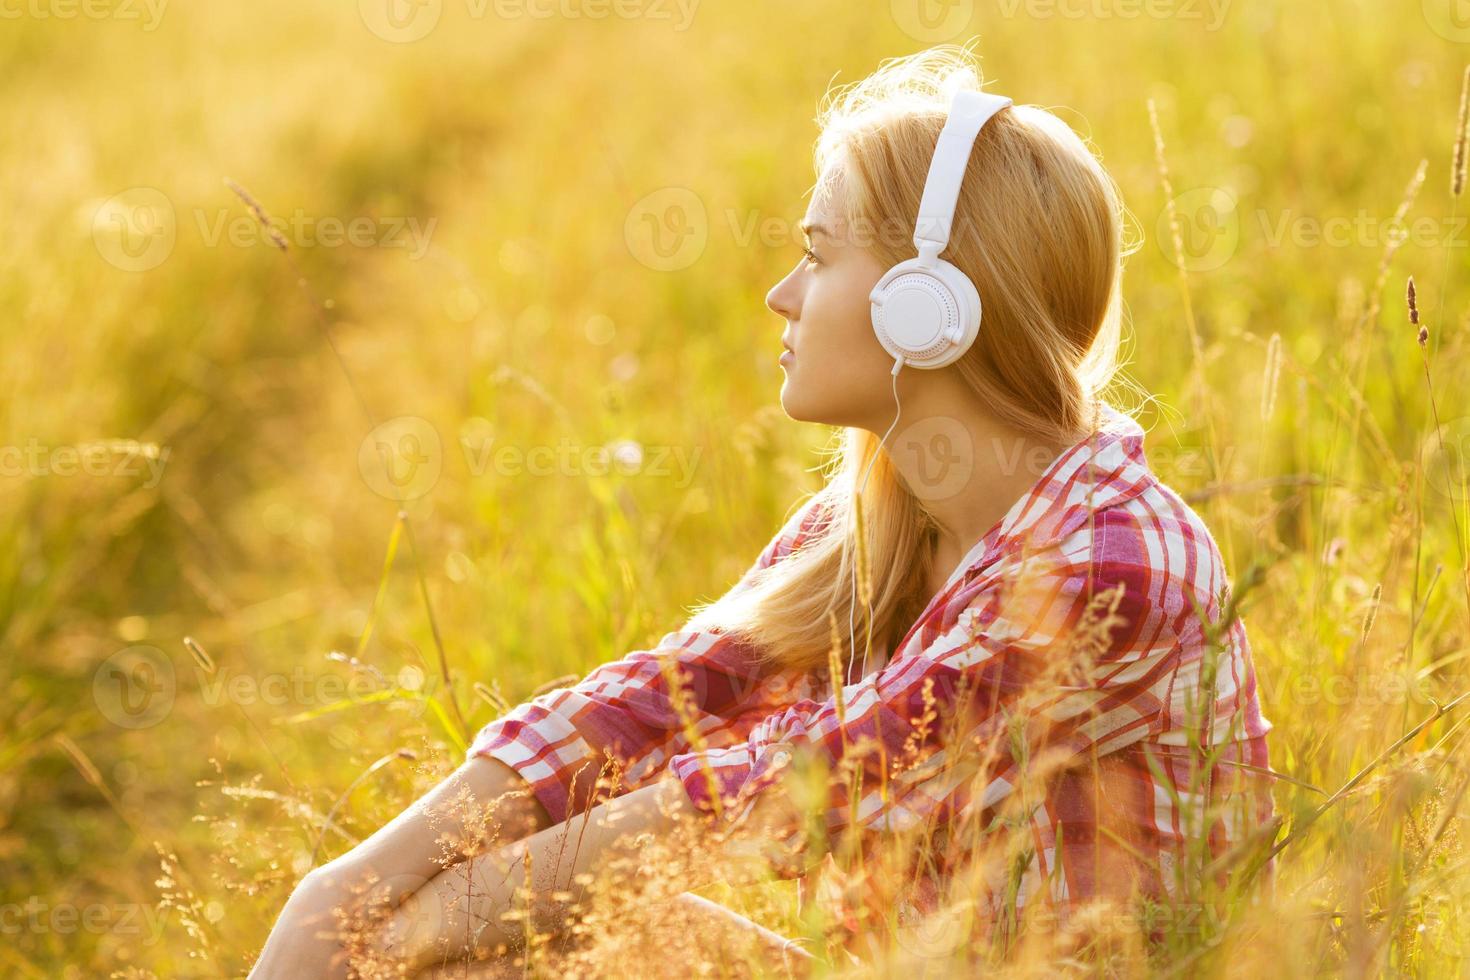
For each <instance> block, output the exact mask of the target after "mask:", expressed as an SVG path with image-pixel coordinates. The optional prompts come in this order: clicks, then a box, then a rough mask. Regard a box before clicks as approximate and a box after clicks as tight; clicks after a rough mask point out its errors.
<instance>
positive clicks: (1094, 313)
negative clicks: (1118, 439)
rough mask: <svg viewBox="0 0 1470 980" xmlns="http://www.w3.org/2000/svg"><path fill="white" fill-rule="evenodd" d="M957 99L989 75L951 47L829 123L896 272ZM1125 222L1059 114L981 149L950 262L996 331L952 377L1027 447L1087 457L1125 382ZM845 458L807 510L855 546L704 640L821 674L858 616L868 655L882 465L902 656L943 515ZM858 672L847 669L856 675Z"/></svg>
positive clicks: (848, 200) (884, 631) (899, 68)
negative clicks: (1085, 440) (859, 530)
mask: <svg viewBox="0 0 1470 980" xmlns="http://www.w3.org/2000/svg"><path fill="white" fill-rule="evenodd" d="M956 87H964V88H967V89H973V90H980V89H982V88H983V81H982V76H981V73H980V71H979V66H978V63H977V61H976V59H975V57H974V55H973V54H972V52H971V51H970V50H969V48H968V46H966V47H960V46H956V45H940V46H937V47H933V48H929V49H927V50H925V51H921V52H919V53H917V54H913V55H909V56H907V57H903V58H895V59H890V60H888V61H885V62H883V63H882V64H881V65H880V66H879V69H878V70H877V71H876V72H874V73H873V74H872V75H870V76H868V77H867V78H865V79H863V80H861V81H859V82H856V83H853V84H851V85H848V86H844V87H839V88H837V89H835V90H833V91H832V92H831V93H830V94H829V96H828V97H827V98H826V99H825V100H824V101H825V104H824V105H823V107H822V109H821V111H820V113H819V115H818V119H817V122H818V124H819V126H820V136H819V137H818V139H817V144H816V152H815V163H816V170H817V174H818V183H819V184H820V183H821V182H822V181H824V180H826V181H832V182H834V185H833V186H834V187H835V186H836V184H840V186H841V191H842V192H841V194H840V195H838V197H837V198H834V199H840V200H841V201H842V202H843V212H842V220H843V222H844V226H845V227H854V228H864V229H880V230H886V233H883V234H874V235H871V236H869V237H867V239H866V240H865V241H864V242H863V247H865V248H867V249H869V250H870V251H871V252H872V253H873V254H874V255H875V256H876V257H877V258H878V259H879V260H880V261H882V262H883V263H884V264H885V265H893V264H896V263H897V262H899V261H900V260H902V259H906V258H912V257H913V256H914V255H916V254H917V250H916V249H915V248H914V245H913V240H912V239H913V229H914V223H915V221H916V220H917V216H918V211H919V199H920V197H921V196H922V194H923V190H924V182H925V179H926V178H927V176H928V171H929V163H930V160H931V158H932V156H933V154H934V147H935V144H936V143H937V141H938V138H939V133H940V130H941V129H943V127H944V123H945V120H946V118H947V116H948V110H949V102H950V99H951V97H952V95H953V92H954V91H955V89H956ZM1125 215H1126V211H1125V209H1124V207H1123V204H1122V198H1121V195H1120V193H1119V191H1118V188H1117V186H1116V184H1115V183H1114V182H1113V180H1112V178H1111V177H1110V176H1109V175H1108V173H1107V172H1106V171H1105V170H1104V169H1103V167H1102V164H1101V163H1100V161H1099V160H1098V159H1097V157H1096V156H1095V155H1094V154H1093V152H1092V151H1091V150H1090V149H1089V148H1088V146H1087V144H1086V143H1085V142H1084V141H1083V139H1082V138H1080V137H1079V136H1078V135H1077V134H1076V133H1075V132H1073V130H1072V129H1071V128H1070V127H1069V126H1068V125H1067V124H1066V123H1064V122H1063V121H1062V120H1061V119H1059V118H1057V117H1056V116H1055V115H1053V114H1052V113H1051V112H1049V111H1047V110H1045V109H1042V108H1040V107H1037V106H1032V105H1019V104H1016V105H1012V106H1010V107H1008V108H1006V109H1002V110H1001V111H1000V112H999V113H997V114H996V115H995V116H994V117H993V118H992V119H991V120H990V121H989V122H988V123H987V124H986V126H985V127H984V129H983V130H982V131H981V132H980V135H979V137H978V138H977V139H976V141H975V145H974V148H973V150H972V151H971V155H970V159H969V163H968V165H967V169H966V172H965V178H964V182H963V184H962V187H961V190H960V195H959V200H958V202H957V204H956V208H955V217H954V221H953V229H952V234H951V237H950V242H949V246H948V248H947V249H946V250H945V252H944V257H945V258H946V259H948V260H949V261H950V262H952V263H954V264H955V265H956V266H958V267H959V268H960V269H962V270H963V271H964V272H965V274H966V275H968V276H969V277H970V279H971V280H973V281H974V283H975V285H976V287H977V288H978V289H979V291H980V296H981V298H982V301H983V304H984V319H983V322H982V325H981V329H980V336H979V338H978V339H977V340H976V341H975V343H974V345H973V346H972V347H971V348H970V350H968V351H966V353H965V354H964V356H963V357H961V358H960V359H959V360H958V361H956V362H955V363H954V365H953V370H955V371H957V372H958V374H959V377H960V378H962V379H963V380H964V382H965V383H966V384H967V385H968V386H969V388H970V389H971V390H972V391H973V392H974V396H975V399H976V401H977V402H978V403H979V404H983V405H984V406H985V407H986V409H987V411H989V412H990V413H991V414H992V415H994V416H995V417H996V418H997V419H999V420H1000V421H1002V422H1003V423H1005V424H1008V425H1009V426H1011V427H1014V428H1015V429H1018V430H1020V431H1021V432H1022V433H1024V434H1026V435H1034V436H1035V437H1037V438H1042V439H1046V440H1048V441H1066V442H1071V441H1073V440H1075V439H1077V438H1079V433H1080V434H1081V435H1082V436H1085V435H1087V434H1090V433H1091V432H1092V431H1094V429H1095V427H1096V424H1097V418H1096V415H1095V411H1096V408H1097V403H1098V399H1099V397H1100V393H1101V392H1102V390H1103V388H1104V387H1105V386H1106V385H1107V384H1109V383H1110V381H1111V380H1112V378H1113V376H1114V374H1115V373H1116V371H1117V368H1118V361H1117V351H1118V345H1119V342H1120V339H1121V322H1122V305H1121V302H1122V301H1121V277H1122V266H1123V258H1124V257H1125V256H1126V255H1129V254H1131V253H1132V251H1133V250H1135V249H1136V245H1133V246H1125V243H1124V242H1123V229H1124V219H1125ZM895 229H896V230H897V233H895V232H894V230H895ZM829 455H830V457H831V459H830V461H829V462H828V464H827V465H826V466H824V475H825V477H826V481H825V485H824V486H823V488H822V489H821V490H819V491H817V494H816V495H817V496H818V497H821V498H822V499H821V500H816V501H814V500H812V499H811V498H808V499H806V500H804V501H800V502H798V506H801V507H805V506H806V505H808V504H815V505H816V506H818V507H822V508H829V509H830V518H829V520H830V524H829V525H828V528H829V531H835V532H838V533H825V534H817V533H809V534H808V536H807V537H806V538H805V539H804V541H803V544H802V546H801V547H799V548H797V549H796V550H795V551H794V552H793V553H792V554H790V555H789V556H787V557H785V558H784V559H782V560H780V561H778V562H775V563H773V564H772V565H771V567H770V568H768V569H765V570H763V571H762V572H761V573H760V574H758V575H755V576H753V577H752V578H751V579H749V580H748V581H746V582H742V583H741V585H740V586H739V587H737V588H735V589H732V590H731V591H730V592H729V593H727V594H726V595H724V596H722V597H721V598H720V599H718V600H716V601H714V602H712V603H707V604H705V605H703V606H700V607H696V608H695V615H694V617H693V619H691V620H690V624H691V625H692V626H694V627H696V628H701V627H702V628H708V627H710V626H716V627H718V628H720V629H723V630H725V631H727V632H731V633H738V634H740V635H741V636H743V637H744V638H746V639H748V640H749V641H751V643H752V645H753V646H754V647H755V648H756V649H757V650H758V651H759V655H760V657H761V658H763V660H765V661H767V662H769V663H770V664H772V665H774V666H776V667H778V668H791V669H798V670H803V671H812V670H817V669H824V668H825V667H826V665H827V664H828V663H829V655H830V651H831V650H832V648H833V636H832V631H831V626H830V621H829V614H831V615H834V616H835V617H836V621H837V622H838V623H840V624H842V628H841V629H840V630H839V633H840V634H841V636H842V640H841V641H840V642H843V643H844V644H845V642H846V635H847V628H846V627H847V624H848V622H849V614H850V612H851V611H852V607H853V606H854V605H856V607H857V610H856V613H855V615H853V618H852V621H853V622H855V623H858V624H859V625H858V627H857V633H856V636H857V640H856V644H855V645H856V647H857V648H858V649H859V650H861V649H863V647H864V640H863V638H864V636H865V633H866V631H865V628H864V625H863V624H864V616H865V613H864V610H865V606H864V604H863V603H862V601H861V600H859V601H857V602H856V603H854V602H853V598H852V596H853V590H852V583H853V582H854V581H855V576H856V574H857V559H858V555H857V549H856V548H855V542H856V541H857V535H856V527H855V520H854V519H855V508H854V498H855V491H856V490H857V487H858V477H859V474H861V473H862V472H864V469H865V467H867V466H868V464H869V462H870V461H871V462H872V472H871V475H870V476H869V478H868V483H867V488H866V489H865V490H864V492H863V499H862V516H863V525H864V531H865V535H864V537H865V539H866V542H867V547H866V552H867V554H866V556H865V557H866V561H865V562H864V564H865V566H866V568H867V569H868V570H869V579H868V581H869V583H870V588H869V595H870V596H871V601H872V623H871V626H872V634H871V635H872V636H873V638H874V641H875V642H878V641H879V639H880V638H883V637H890V639H891V640H892V641H896V640H897V639H899V637H898V636H896V635H892V636H890V634H892V633H893V632H894V631H895V630H897V629H907V628H908V627H909V625H910V624H911V623H912V621H913V620H914V619H915V618H916V617H917V615H918V613H919V612H921V611H922V606H923V604H924V603H925V602H926V601H927V599H928V598H929V597H928V596H926V595H924V594H923V588H922V586H923V583H924V582H925V580H926V574H927V572H928V562H929V561H930V560H931V558H932V555H931V554H930V552H931V551H932V549H929V548H927V547H926V546H927V545H928V543H929V541H930V540H931V535H932V534H933V531H934V529H935V527H936V525H935V524H934V521H933V519H932V517H931V515H930V513H929V511H928V510H927V509H926V508H925V507H924V505H923V502H922V500H921V499H920V498H919V497H917V496H915V495H914V493H912V492H911V491H910V490H909V489H908V488H907V487H906V486H905V484H904V483H903V481H902V480H901V478H900V475H899V473H898V470H897V468H896V467H895V466H894V465H893V463H892V461H891V460H890V458H889V456H888V450H887V448H886V447H884V448H882V450H881V452H880V448H879V438H878V437H877V436H875V435H874V434H872V433H870V432H868V431H867V430H865V429H861V428H856V427H850V428H847V429H846V430H845V432H839V433H838V436H837V439H836V445H835V448H833V449H831V450H829ZM875 456H876V459H875V458H874V457H875ZM851 657H852V651H845V652H844V653H843V654H842V659H843V661H844V663H848V662H850V658H851Z"/></svg>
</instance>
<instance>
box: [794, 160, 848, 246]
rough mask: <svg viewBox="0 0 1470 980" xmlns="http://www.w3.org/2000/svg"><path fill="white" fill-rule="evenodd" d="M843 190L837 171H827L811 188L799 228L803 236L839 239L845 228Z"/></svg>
mask: <svg viewBox="0 0 1470 980" xmlns="http://www.w3.org/2000/svg"><path fill="white" fill-rule="evenodd" d="M842 204H843V188H842V179H841V175H840V172H839V171H836V170H833V169H829V170H827V171H825V172H824V173H823V174H822V176H821V178H819V179H818V181H817V183H816V184H815V185H814V186H813V188H812V198H811V201H810V202H809V203H808V204H807V208H806V216H805V217H804V218H802V220H801V224H800V228H801V230H802V232H803V233H804V234H811V235H816V234H822V233H825V234H826V235H827V236H828V237H832V238H841V237H842V235H843V231H844V229H845V228H846V220H845V218H844V217H843V208H842Z"/></svg>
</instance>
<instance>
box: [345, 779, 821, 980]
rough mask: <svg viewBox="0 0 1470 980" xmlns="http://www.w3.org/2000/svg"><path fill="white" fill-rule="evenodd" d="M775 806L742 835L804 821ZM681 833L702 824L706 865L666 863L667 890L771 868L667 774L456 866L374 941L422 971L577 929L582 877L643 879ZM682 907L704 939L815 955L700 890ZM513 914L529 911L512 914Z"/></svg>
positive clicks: (700, 852) (701, 854)
mask: <svg viewBox="0 0 1470 980" xmlns="http://www.w3.org/2000/svg"><path fill="white" fill-rule="evenodd" d="M766 802H767V804H768V805H765V806H762V807H761V808H760V810H759V812H758V813H754V814H752V819H751V820H750V821H749V822H748V824H747V826H746V827H745V828H743V832H744V833H745V834H748V835H750V836H745V837H742V838H741V839H742V840H749V839H751V837H754V836H763V835H769V834H772V833H776V832H778V831H780V830H789V829H790V827H791V826H793V825H794V821H795V813H794V811H793V810H791V809H790V808H789V803H787V802H786V800H785V796H784V794H780V795H777V794H771V795H770V796H769V797H768V798H767V801H766ZM676 829H688V830H690V831H692V836H691V837H689V838H686V839H687V840H688V841H690V842H691V843H692V845H693V846H694V847H695V848H696V850H695V852H694V854H695V855H696V860H693V861H690V860H679V859H677V858H676V859H675V860H672V861H668V862H666V863H664V864H661V865H660V866H659V879H660V882H661V885H662V887H664V888H672V889H675V890H677V889H679V888H692V887H698V886H699V885H702V884H705V883H708V882H709V881H713V880H716V879H717V878H719V877H727V876H733V877H735V878H737V879H738V878H743V877H745V876H747V875H749V876H758V875H759V874H760V873H761V862H760V861H759V860H758V859H757V860H755V861H751V860H749V859H748V858H746V857H745V854H747V853H748V852H746V851H743V850H741V849H739V848H737V847H730V846H728V845H729V844H730V841H728V840H724V839H716V838H715V837H714V835H712V834H711V833H710V831H711V830H712V829H713V827H712V825H711V823H710V822H709V821H707V820H705V819H703V818H702V817H701V816H700V815H698V814H697V813H696V811H695V810H694V808H693V807H692V805H691V804H690V801H689V797H688V795H687V794H686V793H685V791H684V789H683V787H682V785H681V784H680V783H679V781H678V780H677V779H674V778H672V777H671V776H666V777H665V778H663V779H661V780H659V781H658V782H656V783H653V784H651V785H648V786H645V787H643V788H641V789H638V790H634V791H631V792H629V793H626V794H624V795H622V796H619V797H617V798H615V799H613V800H610V801H608V802H606V803H603V804H600V805H598V806H596V807H593V808H592V809H591V810H589V811H587V813H586V814H585V815H583V816H578V817H575V818H573V819H571V820H568V821H566V822H565V823H562V824H558V825H557V826H555V827H550V828H547V829H545V830H541V831H539V832H537V833H535V834H532V835H530V836H529V837H526V838H523V839H521V840H518V841H515V842H513V843H511V844H508V845H506V846H504V847H502V848H500V849H498V850H497V851H496V852H494V853H492V854H486V855H484V856H481V857H476V858H473V859H471V860H469V861H467V862H465V863H464V864H461V865H457V866H455V867H453V868H449V869H446V870H444V871H443V872H441V873H440V874H439V875H437V876H436V877H435V878H434V879H433V880H432V881H431V882H429V883H428V884H427V885H426V886H424V887H423V888H421V889H419V890H418V891H416V892H414V893H413V895H412V896H410V897H409V898H408V899H407V900H406V901H405V902H404V903H403V904H402V905H401V906H399V908H398V909H397V911H396V912H395V913H394V914H393V916H392V918H391V919H390V920H389V921H388V922H386V923H385V925H384V926H383V927H382V929H381V930H380V931H379V932H378V933H377V934H376V937H375V938H374V940H373V942H372V943H371V944H370V945H371V947H372V949H373V951H374V952H375V953H376V954H378V955H380V956H381V957H383V960H384V962H382V963H381V964H379V965H382V966H385V967H389V966H391V967H398V966H406V967H407V968H408V969H409V971H410V973H412V972H414V971H418V970H426V969H429V968H432V967H434V966H442V965H444V964H445V963H449V962H456V961H462V960H464V959H467V958H475V957H484V956H487V955H488V956H496V955H499V954H501V953H503V952H505V951H508V950H511V949H517V948H523V946H524V936H525V933H526V930H528V929H534V930H536V931H537V932H538V933H540V934H546V933H559V932H561V931H562V930H563V929H564V928H565V927H566V925H567V924H568V923H567V921H566V918H567V916H566V913H567V911H568V910H569V908H570V907H571V906H573V905H575V903H576V902H578V901H579V900H580V899H581V898H582V897H583V896H584V895H585V894H586V889H585V888H584V887H583V884H582V882H585V881H587V880H588V878H589V877H590V876H591V875H593V874H596V875H597V876H598V877H599V878H600V880H601V883H602V886H603V887H614V888H616V887H622V886H623V885H624V884H631V882H632V879H633V878H634V877H636V876H637V875H638V874H639V872H640V866H641V865H640V861H639V860H638V858H639V856H640V855H642V854H645V853H648V854H652V855H654V859H655V860H660V859H662V858H664V857H665V855H666V852H665V851H662V850H658V849H654V850H650V845H651V844H652V843H653V841H654V840H659V839H668V838H670V837H672V836H673V835H674V834H675V832H676ZM651 838H652V839H653V840H651ZM675 853H678V850H677V848H676V849H675ZM528 866H529V868H530V884H529V886H528V883H527V867H528ZM672 902H673V903H674V906H675V910H676V911H675V914H677V915H678V916H679V918H680V921H681V923H685V924H687V926H688V927H689V928H694V929H698V930H699V932H700V937H701V945H702V946H707V947H709V948H719V949H724V950H727V951H731V952H735V951H740V952H749V951H757V950H758V951H760V952H761V953H763V954H765V955H766V956H768V957H770V958H772V959H773V961H774V962H776V963H781V962H783V960H784V961H786V962H788V963H795V962H796V961H798V960H801V961H807V960H810V954H809V953H807V952H806V951H805V950H802V949H801V948H800V947H799V946H796V945H795V944H794V943H791V942H788V941H787V940H786V939H784V938H783V937H781V936H780V935H778V934H776V933H774V932H772V931H770V930H769V929H765V928H763V927H761V926H759V925H757V924H756V923H754V922H751V921H750V920H749V919H745V918H744V917H742V916H739V915H736V914H735V913H733V912H731V911H730V910H728V909H725V908H723V907H722V906H720V905H717V904H716V903H713V902H710V901H708V900H706V899H702V898H700V897H698V896H696V895H692V894H689V893H688V892H683V893H680V894H677V895H676V896H675V897H674V898H673V899H672ZM528 905H529V909H528ZM528 911H529V916H528V915H527V913H528ZM507 913H518V914H517V915H514V916H512V917H511V918H510V919H507V918H505V916H506V914H507Z"/></svg>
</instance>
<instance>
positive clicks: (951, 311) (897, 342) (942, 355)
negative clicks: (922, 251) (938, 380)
mask: <svg viewBox="0 0 1470 980" xmlns="http://www.w3.org/2000/svg"><path fill="white" fill-rule="evenodd" d="M869 299H870V300H871V305H870V309H869V316H870V319H871V321H872V325H873V333H874V334H875V335H876V336H877V338H878V342H879V343H880V344H882V345H883V349H884V350H886V351H887V352H888V353H889V355H890V356H892V357H894V358H899V357H902V358H903V359H904V362H905V363H906V364H908V365H910V366H912V367H917V368H940V367H944V366H946V365H948V364H952V363H953V362H954V361H955V360H957V359H958V358H959V357H960V356H962V355H963V354H964V353H965V351H966V350H968V349H969V347H970V345H971V344H973V343H974V341H975V337H976V336H977V335H978V334H979V328H980V293H979V291H978V290H976V288H975V284H974V283H973V282H971V281H970V277H969V276H967V275H965V274H964V273H963V272H962V271H960V269H959V268H958V267H957V266H955V265H953V264H951V263H949V262H945V261H944V260H943V259H938V260H935V261H934V264H932V265H930V264H926V263H923V262H922V261H921V260H919V259H907V260H905V261H903V262H900V263H899V264H898V265H896V266H894V267H893V268H891V269H889V270H888V271H887V272H886V273H884V275H883V278H882V279H880V280H878V285H876V286H875V287H873V291H872V293H871V294H869Z"/></svg>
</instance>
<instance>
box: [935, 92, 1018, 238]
mask: <svg viewBox="0 0 1470 980" xmlns="http://www.w3.org/2000/svg"><path fill="white" fill-rule="evenodd" d="M1010 104H1011V99H1009V98H1008V97H1006V96H1004V95H991V94H989V93H986V92H974V91H969V90H966V89H961V90H960V91H958V92H956V93H955V94H954V99H953V100H952V101H951V102H950V108H949V118H948V119H947V120H946V121H945V123H944V129H943V130H942V131H941V132H940V134H939V142H938V143H937V144H936V145H935V147H934V159H933V160H931V161H930V163H929V177H928V179H927V180H926V181H925V182H924V197H923V199H922V200H921V201H920V202H919V218H918V221H917V222H916V223H915V225H914V247H915V248H917V249H918V250H919V254H920V255H924V254H928V255H931V256H937V255H938V254H939V253H940V252H942V251H944V248H945V246H946V245H948V244H949V235H950V231H951V225H952V224H953V222H954V210H955V206H956V205H957V204H958V203H959V196H960V184H961V183H962V182H963V181H964V179H965V166H966V164H968V163H969V160H970V150H971V148H972V147H973V146H974V143H975V137H977V136H979V135H980V130H981V128H982V127H983V126H984V125H985V124H986V123H987V122H989V121H990V117H991V116H993V115H995V114H996V113H997V112H999V111H1000V110H1002V109H1004V108H1005V107H1006V106H1008V105H1010Z"/></svg>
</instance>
